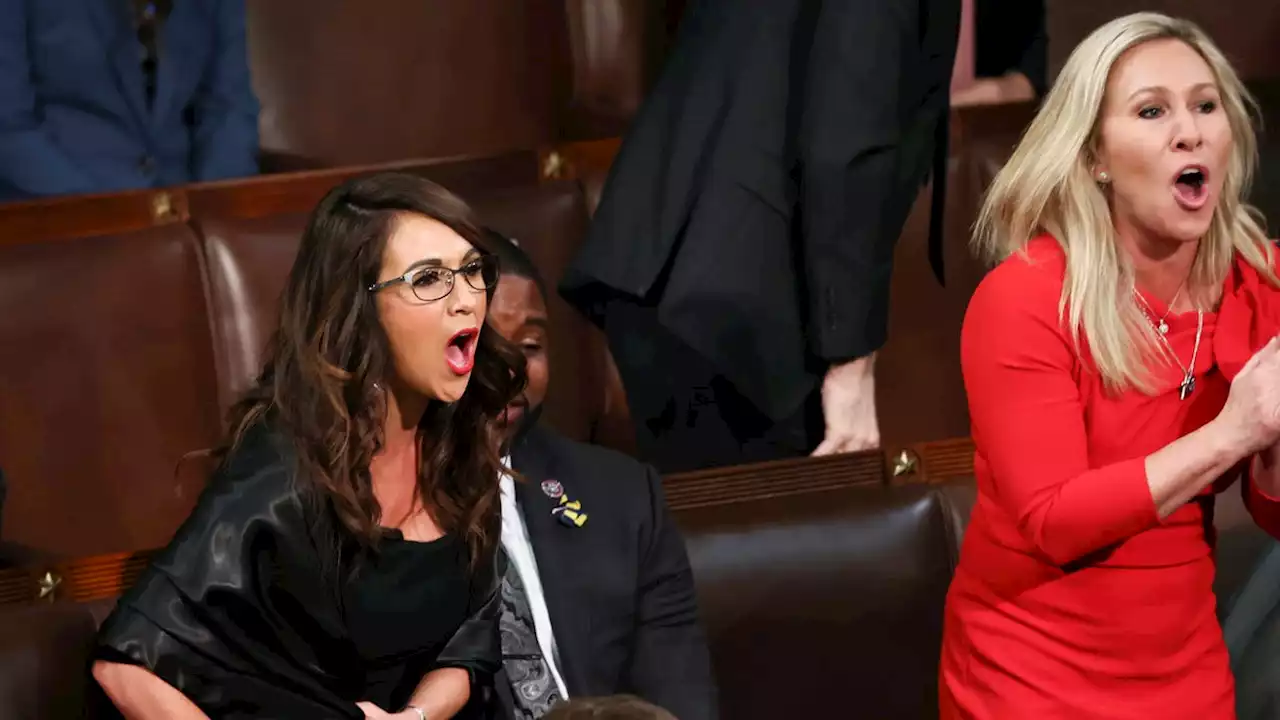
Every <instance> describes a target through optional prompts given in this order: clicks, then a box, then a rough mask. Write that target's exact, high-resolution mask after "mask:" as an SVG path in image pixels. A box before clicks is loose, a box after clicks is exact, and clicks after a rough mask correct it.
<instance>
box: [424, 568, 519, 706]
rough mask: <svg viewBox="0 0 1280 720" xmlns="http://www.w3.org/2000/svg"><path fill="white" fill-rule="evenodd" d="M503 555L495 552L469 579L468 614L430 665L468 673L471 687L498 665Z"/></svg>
mask: <svg viewBox="0 0 1280 720" xmlns="http://www.w3.org/2000/svg"><path fill="white" fill-rule="evenodd" d="M506 562H507V560H506V555H505V554H504V553H502V552H497V551H495V552H494V554H493V558H492V560H491V561H488V562H486V563H485V564H484V565H483V566H482V567H481V568H480V569H479V570H478V571H477V572H476V573H475V575H474V576H473V577H472V579H471V599H470V602H469V605H468V608H469V611H470V613H471V615H470V616H469V617H468V618H467V619H466V620H464V621H463V622H462V625H461V626H459V627H458V629H457V630H456V631H455V632H454V634H453V637H452V638H450V640H449V642H448V643H446V644H445V646H444V649H443V650H441V651H440V655H439V656H437V658H436V662H435V665H434V667H436V668H442V667H456V668H462V669H464V670H466V671H467V672H468V673H469V674H470V675H471V685H472V689H473V693H472V695H473V697H474V696H475V694H476V693H475V692H474V690H475V689H476V688H477V686H479V687H486V686H489V685H491V684H492V683H493V675H494V674H495V673H497V672H498V670H499V669H501V666H502V641H501V636H500V634H499V632H498V620H499V617H500V616H501V614H502V594H501V593H500V592H499V590H500V589H501V580H502V576H503V573H504V572H505V571H506Z"/></svg>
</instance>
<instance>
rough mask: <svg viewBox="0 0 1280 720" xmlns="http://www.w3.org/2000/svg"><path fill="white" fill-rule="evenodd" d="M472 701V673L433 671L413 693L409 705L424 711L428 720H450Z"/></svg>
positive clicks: (451, 669) (450, 670)
mask: <svg viewBox="0 0 1280 720" xmlns="http://www.w3.org/2000/svg"><path fill="white" fill-rule="evenodd" d="M469 699H471V673H469V672H467V671H466V670H463V669H462V668H452V667H450V668H440V669H439V670H432V671H431V672H429V673H427V674H426V676H425V677H423V678H422V682H421V683H419V684H418V689H417V690H414V691H413V697H412V698H410V699H409V705H412V706H413V707H416V708H418V709H419V710H422V713H423V714H424V715H426V717H427V720H448V719H449V718H451V717H453V716H454V715H457V714H458V712H460V711H461V710H462V708H463V707H464V706H465V705H466V704H467V701H468V700H469Z"/></svg>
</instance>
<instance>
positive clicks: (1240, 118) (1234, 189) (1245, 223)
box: [973, 12, 1280, 392]
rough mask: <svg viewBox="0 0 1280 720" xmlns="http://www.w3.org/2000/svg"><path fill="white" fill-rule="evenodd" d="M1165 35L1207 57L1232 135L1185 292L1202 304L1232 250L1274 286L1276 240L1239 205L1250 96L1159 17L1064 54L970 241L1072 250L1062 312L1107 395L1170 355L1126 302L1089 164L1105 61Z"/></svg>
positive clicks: (983, 249) (988, 250)
mask: <svg viewBox="0 0 1280 720" xmlns="http://www.w3.org/2000/svg"><path fill="white" fill-rule="evenodd" d="M1161 39H1175V40H1180V41H1182V42H1183V43H1186V44H1187V45H1188V46H1189V47H1190V48H1191V49H1193V50H1195V51H1196V52H1197V53H1199V54H1200V56H1201V57H1202V58H1204V60H1205V62H1206V63H1208V65H1209V68H1210V69H1211V70H1212V72H1213V75H1214V78H1215V80H1216V81H1217V84H1218V88H1219V92H1220V94H1221V99H1222V108H1223V110H1224V111H1225V112H1226V114H1227V119H1228V122H1229V123H1230V127H1231V134H1232V137H1233V140H1234V143H1233V149H1232V154H1231V159H1230V162H1229V164H1228V167H1227V171H1226V176H1225V178H1224V180H1223V188H1222V197H1221V199H1220V200H1219V203H1218V207H1217V210H1216V211H1215V212H1214V215H1213V219H1212V221H1211V224H1210V227H1209V231H1208V232H1207V233H1206V234H1205V236H1204V238H1203V239H1202V240H1201V242H1200V247H1199V249H1198V252H1197V253H1196V258H1195V262H1194V264H1193V266H1192V270H1191V276H1190V278H1188V290H1189V292H1190V293H1191V297H1192V299H1193V300H1194V301H1195V302H1196V305H1197V306H1198V307H1206V305H1207V304H1208V303H1209V302H1211V298H1210V293H1211V292H1213V291H1214V289H1215V288H1217V287H1219V286H1220V285H1221V283H1222V282H1223V281H1224V279H1225V278H1226V274H1227V272H1229V270H1230V268H1231V263H1232V261H1233V255H1234V253H1236V252H1238V253H1240V255H1241V256H1242V257H1243V258H1244V259H1245V260H1246V261H1247V262H1248V263H1249V264H1250V265H1252V266H1253V267H1255V268H1256V269H1257V270H1258V271H1259V272H1260V273H1262V275H1263V276H1264V277H1266V278H1267V279H1268V280H1269V281H1270V282H1271V284H1272V285H1273V286H1276V285H1280V281H1277V278H1276V276H1275V273H1274V272H1273V271H1272V269H1271V252H1272V249H1271V243H1270V242H1269V241H1268V240H1267V236H1266V234H1265V232H1264V231H1263V229H1262V225H1261V221H1260V216H1259V215H1258V213H1257V211H1256V210H1254V209H1253V208H1251V207H1250V206H1249V205H1247V204H1246V203H1245V201H1244V197H1245V196H1246V194H1247V193H1248V188H1249V185H1250V183H1251V181H1252V178H1253V173H1254V168H1255V166H1256V165H1257V162H1258V160H1257V138H1256V137H1255V134H1254V128H1253V118H1254V117H1255V116H1256V104H1255V103H1254V101H1253V98H1252V97H1251V96H1250V95H1249V93H1248V91H1247V90H1246V89H1245V87H1244V85H1243V83H1241V82H1240V78H1239V77H1238V76H1237V75H1236V72H1235V70H1234V69H1232V67H1231V64H1230V63H1229V62H1227V59H1226V58H1225V57H1224V56H1223V54H1222V51H1221V50H1219V49H1218V48H1217V46H1216V45H1214V44H1213V41H1212V40H1210V39H1209V37H1208V36H1207V35H1205V33H1204V32H1203V31H1202V30H1200V28H1199V27H1197V26H1196V25H1194V24H1193V23H1191V22H1188V21H1186V20H1180V19H1175V18H1170V17H1168V16H1165V15H1161V14H1159V13H1152V12H1142V13H1135V14H1133V15H1127V16H1124V17H1120V18H1117V19H1115V20H1112V21H1111V22H1109V23H1107V24H1105V25H1103V26H1102V27H1100V28H1098V29H1097V30H1094V31H1093V32H1092V33H1091V34H1090V35H1089V37H1087V38H1085V39H1084V41H1083V42H1081V43H1080V45H1079V46H1077V47H1076V49H1075V50H1074V51H1073V52H1072V53H1071V57H1070V58H1068V59H1067V62H1066V65H1065V66H1064V67H1063V69H1062V72H1061V73H1060V74H1059V76H1058V78H1057V81H1056V82H1055V83H1054V85H1053V89H1052V90H1050V91H1049V94H1048V96H1047V97H1046V98H1045V101H1044V104H1043V106H1042V107H1041V109H1040V111H1039V112H1038V113H1037V114H1036V117H1035V119H1034V120H1032V122H1031V124H1030V125H1029V126H1028V128H1027V130H1026V132H1025V133H1024V134H1023V137H1022V140H1021V142H1019V144H1018V147H1017V148H1016V149H1015V150H1014V152H1013V155H1012V157H1011V158H1010V159H1009V162H1008V163H1006V164H1005V166H1004V167H1003V168H1002V169H1001V170H1000V172H999V173H998V174H997V175H996V178H995V180H994V181H993V182H992V184H991V188H990V189H989V190H988V192H987V196H986V199H985V201H984V203H983V206H982V210H981V212H980V213H979V216H978V221H977V225H976V229H975V233H974V238H973V244H974V249H975V250H976V251H977V252H979V253H980V254H981V255H983V256H984V257H986V258H987V259H988V260H990V261H992V262H993V263H998V262H1000V261H1002V260H1004V259H1005V258H1007V257H1008V256H1009V255H1012V254H1013V253H1016V252H1020V251H1022V250H1024V249H1025V248H1026V246H1027V243H1028V241H1029V240H1030V239H1031V238H1032V237H1034V236H1036V235H1038V234H1040V233H1049V234H1051V235H1053V237H1054V238H1056V239H1057V241H1058V243H1059V244H1060V245H1061V246H1062V249H1063V252H1064V253H1065V254H1066V258H1067V263H1066V264H1067V269H1066V277H1065V279H1064V282H1063V290H1062V298H1061V300H1060V301H1059V312H1060V314H1061V315H1062V317H1063V320H1064V322H1065V323H1066V326H1067V330H1068V331H1069V333H1070V335H1071V336H1072V338H1073V339H1074V341H1075V342H1076V347H1077V351H1079V347H1080V341H1081V339H1083V340H1084V341H1085V343H1087V345H1088V350H1089V353H1090V355H1091V358H1092V360H1093V364H1094V366H1095V368H1096V369H1097V371H1098V373H1099V374H1100V375H1101V377H1102V379H1103V382H1104V385H1105V386H1106V387H1107V388H1108V389H1109V390H1111V391H1120V390H1124V389H1126V388H1136V389H1138V390H1140V391H1143V392H1150V391H1151V382H1150V377H1149V373H1148V370H1149V368H1150V363H1151V361H1152V360H1153V359H1156V358H1159V357H1163V358H1164V359H1165V361H1169V362H1171V361H1172V358H1170V357H1169V356H1168V352H1167V351H1162V346H1161V345H1160V344H1159V342H1158V340H1157V338H1156V336H1155V333H1154V331H1153V330H1152V328H1151V327H1150V325H1149V324H1148V323H1147V322H1146V321H1145V320H1144V318H1143V316H1142V314H1141V310H1140V309H1139V308H1138V307H1137V304H1136V302H1135V300H1134V298H1133V294H1132V287H1133V268H1132V267H1131V265H1130V263H1129V262H1128V260H1127V258H1125V257H1124V255H1123V253H1122V252H1120V250H1119V246H1118V244H1117V237H1116V229H1115V225H1114V223H1113V221H1112V218H1111V211H1110V209H1109V206H1108V204H1107V199H1106V197H1105V195H1104V194H1103V192H1102V190H1101V189H1100V188H1099V187H1098V185H1097V183H1096V182H1095V181H1094V178H1093V173H1092V168H1091V162H1092V158H1093V156H1094V149H1095V148H1096V147H1097V142H1098V132H1099V128H1098V125H1099V122H1098V119H1099V115H1100V113H1101V109H1102V103H1103V99H1104V96H1105V94H1106V88H1107V79H1108V77H1109V76H1110V74H1111V69H1112V67H1113V66H1114V65H1115V63H1116V62H1117V61H1118V60H1119V59H1120V57H1121V56H1122V55H1124V54H1125V52H1127V51H1128V50H1130V49H1131V48H1133V47H1135V46H1138V45H1141V44H1143V43H1147V42H1151V41H1153V40H1161ZM1117 308H1118V309H1119V312H1117V311H1116V310H1117ZM1135 339H1136V340H1139V342H1137V343H1135V342H1134V340H1135Z"/></svg>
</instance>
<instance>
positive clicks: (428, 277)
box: [413, 270, 444, 287]
mask: <svg viewBox="0 0 1280 720" xmlns="http://www.w3.org/2000/svg"><path fill="white" fill-rule="evenodd" d="M442 282H444V273H443V272H442V271H440V270H423V271H422V272H420V273H418V274H417V275H414V276H413V285H414V287H431V286H432V285H436V284H439V283H442Z"/></svg>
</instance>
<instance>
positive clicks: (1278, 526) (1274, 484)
mask: <svg viewBox="0 0 1280 720" xmlns="http://www.w3.org/2000/svg"><path fill="white" fill-rule="evenodd" d="M1241 491H1242V492H1243V493H1244V504H1245V507H1246V508H1248V509H1249V514H1250V515H1251V516H1252V517H1253V521H1254V522H1256V523H1257V524H1258V527H1260V528H1262V529H1263V530H1265V531H1266V532H1267V533H1268V534H1270V535H1271V536H1272V537H1275V538H1280V444H1275V445H1272V446H1271V447H1269V448H1267V449H1266V450H1263V451H1262V452H1259V453H1258V454H1257V455H1256V456H1254V458H1253V461H1252V462H1251V463H1250V465H1249V472H1248V473H1247V474H1246V475H1245V477H1244V479H1243V481H1242V487H1241Z"/></svg>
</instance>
